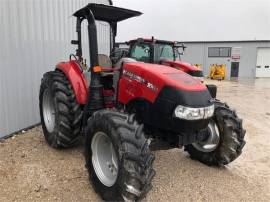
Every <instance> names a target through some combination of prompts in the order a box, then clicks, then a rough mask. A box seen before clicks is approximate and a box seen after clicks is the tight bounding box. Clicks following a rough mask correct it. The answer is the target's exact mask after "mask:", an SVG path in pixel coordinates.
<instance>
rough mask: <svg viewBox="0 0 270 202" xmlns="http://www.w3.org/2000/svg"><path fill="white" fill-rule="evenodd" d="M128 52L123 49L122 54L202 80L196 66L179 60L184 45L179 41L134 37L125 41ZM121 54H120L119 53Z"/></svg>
mask: <svg viewBox="0 0 270 202" xmlns="http://www.w3.org/2000/svg"><path fill="white" fill-rule="evenodd" d="M127 45H129V51H128V53H127V52H126V50H124V49H123V53H122V55H125V56H128V57H130V58H133V59H135V60H136V61H140V62H146V63H153V64H162V65H165V66H170V67H173V68H176V69H179V70H181V71H184V72H185V73H187V74H189V75H191V76H193V77H195V78H196V79H199V80H200V81H203V72H202V70H201V69H199V68H198V67H196V66H194V65H192V64H190V63H187V62H183V61H181V56H182V55H183V54H184V51H185V49H186V46H185V45H184V44H183V43H181V42H175V41H165V40H156V39H154V38H153V37H152V39H142V38H139V39H135V40H131V41H129V42H127ZM120 55H121V54H120Z"/></svg>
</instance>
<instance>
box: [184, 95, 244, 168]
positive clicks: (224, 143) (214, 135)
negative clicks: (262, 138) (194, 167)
mask: <svg viewBox="0 0 270 202" xmlns="http://www.w3.org/2000/svg"><path fill="white" fill-rule="evenodd" d="M214 104H215V113H214V116H213V118H212V119H211V120H210V123H209V126H208V132H209V138H208V139H207V140H204V141H202V142H199V143H194V144H191V145H187V146H185V151H187V152H188V153H189V154H190V156H191V158H192V159H195V160H198V161H200V162H202V163H204V164H206V165H209V166H222V165H226V164H229V163H230V162H232V161H234V160H235V159H236V158H237V157H238V156H239V155H240V154H241V153H242V149H243V147H244V145H245V140H244V136H245V133H246V131H245V130H244V129H243V126H242V120H241V119H239V118H238V116H237V114H236V113H235V111H233V110H231V109H230V108H229V106H228V105H226V104H224V103H222V102H220V101H218V100H216V101H215V103H214Z"/></svg>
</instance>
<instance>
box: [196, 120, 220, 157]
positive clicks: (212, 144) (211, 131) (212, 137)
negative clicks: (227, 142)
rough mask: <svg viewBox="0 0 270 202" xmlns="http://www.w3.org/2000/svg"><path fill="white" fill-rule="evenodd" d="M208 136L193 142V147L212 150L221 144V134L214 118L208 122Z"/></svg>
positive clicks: (204, 150) (207, 150)
mask: <svg viewBox="0 0 270 202" xmlns="http://www.w3.org/2000/svg"><path fill="white" fill-rule="evenodd" d="M207 129H208V137H207V139H206V140H204V141H200V142H196V143H193V144H192V145H193V147H195V148H196V149H197V150H199V151H202V152H212V151H214V150H215V149H216V148H217V147H218V144H219V141H220V134H219V129H218V127H217V124H216V123H215V121H214V120H211V121H210V123H209V124H208V127H207Z"/></svg>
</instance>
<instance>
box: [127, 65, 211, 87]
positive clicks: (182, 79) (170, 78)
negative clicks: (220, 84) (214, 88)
mask: <svg viewBox="0 0 270 202" xmlns="http://www.w3.org/2000/svg"><path fill="white" fill-rule="evenodd" d="M124 71H125V72H126V73H127V74H129V73H130V74H131V75H133V76H135V77H137V78H138V79H142V80H144V81H146V82H149V83H150V84H151V85H153V86H154V88H155V89H156V90H157V91H160V90H161V89H162V88H163V87H164V86H171V87H174V88H176V89H180V90H184V91H205V90H207V88H206V87H205V85H203V84H202V83H201V82H200V81H198V80H197V79H195V78H193V77H192V76H190V75H188V74H187V73H185V72H184V71H181V70H179V69H175V68H172V67H169V66H165V65H157V64H149V63H143V62H134V63H127V64H125V66H124Z"/></svg>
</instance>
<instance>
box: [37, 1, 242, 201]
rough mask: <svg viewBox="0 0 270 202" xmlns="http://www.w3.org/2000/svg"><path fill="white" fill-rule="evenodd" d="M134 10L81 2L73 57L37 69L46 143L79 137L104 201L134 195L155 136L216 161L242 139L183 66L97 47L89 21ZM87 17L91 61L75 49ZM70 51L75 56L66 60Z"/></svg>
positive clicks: (231, 156) (223, 160) (144, 182)
mask: <svg viewBox="0 0 270 202" xmlns="http://www.w3.org/2000/svg"><path fill="white" fill-rule="evenodd" d="M139 15H141V13H140V12H137V11H132V10H127V9H123V8H117V7H113V6H106V5H102V4H88V5H87V6H85V7H84V8H82V9H80V10H78V11H77V12H75V13H74V16H75V17H76V18H77V26H76V31H77V34H78V38H77V40H73V41H72V44H75V45H77V46H78V48H77V51H76V56H75V55H71V56H70V60H69V61H67V62H60V63H58V64H57V65H56V68H55V70H54V71H51V72H47V73H45V74H44V76H43V79H42V82H41V87H40V97H39V99H40V115H41V123H42V128H43V132H44V136H45V139H46V141H47V143H48V144H49V145H50V146H52V147H53V148H66V147H71V146H73V145H75V144H76V143H77V141H78V138H79V137H80V135H81V134H82V135H83V136H84V138H85V159H86V167H87V169H88V171H89V175H90V178H91V181H92V183H93V186H94V188H95V190H96V191H97V192H98V193H99V194H100V195H101V197H102V198H103V199H104V200H109V201H137V200H140V199H142V198H143V197H144V196H145V194H146V193H147V192H148V191H149V190H150V189H151V186H152V185H151V181H152V179H153V177H154V175H155V171H154V170H153V161H154V156H153V154H152V153H151V151H150V146H151V144H152V143H153V142H155V141H157V140H162V141H164V142H167V143H169V145H170V147H182V146H184V147H185V150H186V151H187V152H188V153H189V154H190V156H191V158H193V159H196V160H199V161H200V162H202V163H205V164H207V165H214V166H221V165H226V164H228V163H230V162H231V161H233V160H235V159H236V158H237V157H238V156H239V155H240V154H241V151H242V148H243V147H244V145H245V141H244V135H245V130H244V129H243V127H242V120H241V119H239V118H238V116H237V115H236V113H235V111H232V110H231V109H230V108H229V107H228V105H226V104H224V103H222V102H220V101H218V100H216V99H213V98H212V97H211V95H210V93H209V91H208V89H207V87H206V86H205V85H203V84H202V83H201V82H200V81H198V80H197V79H194V78H193V77H192V76H190V75H188V74H186V73H185V72H183V71H181V70H178V69H175V68H171V67H169V66H164V65H160V64H149V63H144V62H138V61H136V60H134V59H132V58H122V59H120V60H119V61H118V62H117V63H116V64H115V65H112V62H111V59H110V58H109V57H108V56H106V55H99V54H98V44H97V30H96V24H95V21H96V20H99V21H105V22H107V23H108V24H109V25H110V27H111V30H112V42H111V48H112V50H113V48H114V41H115V40H114V39H115V36H116V32H117V22H119V21H122V20H125V19H128V18H131V17H135V16H139ZM84 20H87V22H88V36H89V50H90V64H89V65H87V64H85V62H84V61H85V60H84V58H83V56H82V41H81V23H82V22H83V21H84ZM73 58H74V59H73Z"/></svg>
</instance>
